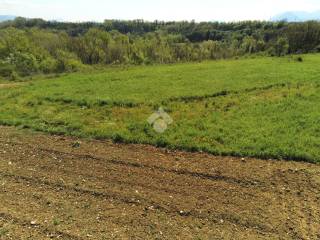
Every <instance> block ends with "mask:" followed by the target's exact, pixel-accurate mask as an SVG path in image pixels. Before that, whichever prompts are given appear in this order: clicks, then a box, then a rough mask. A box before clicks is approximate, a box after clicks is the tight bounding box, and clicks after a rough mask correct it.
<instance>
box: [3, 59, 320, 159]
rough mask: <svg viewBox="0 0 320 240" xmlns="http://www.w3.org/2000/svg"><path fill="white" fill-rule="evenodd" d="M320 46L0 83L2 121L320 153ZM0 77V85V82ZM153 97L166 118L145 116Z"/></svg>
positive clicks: (189, 146)
mask: <svg viewBox="0 0 320 240" xmlns="http://www.w3.org/2000/svg"><path fill="white" fill-rule="evenodd" d="M319 64H320V55H318V54H309V55H303V56H302V61H298V57H296V56H287V57H282V58H272V57H250V58H242V59H238V60H221V61H208V62H203V63H185V64H173V65H160V66H159V65H155V66H136V67H120V66H119V67H108V68H106V69H104V70H100V71H94V72H92V71H91V72H87V73H86V72H82V73H73V74H66V75H63V76H60V77H58V76H57V77H51V78H43V79H36V80H29V81H26V82H23V83H20V84H14V85H13V86H12V85H10V83H9V84H8V83H3V84H2V86H3V87H0V102H1V105H0V123H1V124H2V125H10V126H19V127H21V128H30V129H33V130H39V131H44V132H49V133H54V134H66V135H72V136H77V137H85V138H93V139H112V140H113V141H114V142H120V143H140V144H151V145H155V146H158V147H166V148H169V149H180V150H187V151H198V152H207V153H212V154H215V155H229V156H240V157H243V156H246V157H258V158H264V159H269V158H274V159H288V160H298V161H308V162H313V163H315V162H319V161H320V141H319V140H320V111H319V108H320V94H319V90H320V69H319V67H318V66H319ZM0 86H1V85H0ZM160 107H162V108H163V110H164V111H165V112H166V113H167V114H169V115H170V117H171V118H172V123H171V124H170V125H169V126H168V129H167V130H166V131H165V132H163V133H161V134H159V133H157V132H156V131H154V129H153V127H152V126H151V125H150V124H149V123H148V121H147V120H148V118H149V116H150V115H151V114H152V113H154V112H155V111H157V110H158V109H159V108H160Z"/></svg>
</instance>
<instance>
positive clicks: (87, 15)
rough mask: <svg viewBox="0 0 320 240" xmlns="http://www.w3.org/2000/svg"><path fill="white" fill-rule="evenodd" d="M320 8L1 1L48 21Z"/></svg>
mask: <svg viewBox="0 0 320 240" xmlns="http://www.w3.org/2000/svg"><path fill="white" fill-rule="evenodd" d="M315 10H320V0H89V1H88V0H0V15H17V16H24V17H39V18H44V19H48V20H52V19H57V20H66V21H91V20H94V21H103V20H104V19H145V20H150V21H152V20H155V19H158V20H193V19H194V20H196V21H211V20H218V21H235V20H269V19H270V18H271V17H272V16H274V15H276V14H278V13H282V12H285V11H315Z"/></svg>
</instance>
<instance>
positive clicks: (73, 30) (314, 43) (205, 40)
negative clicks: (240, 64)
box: [0, 18, 320, 79]
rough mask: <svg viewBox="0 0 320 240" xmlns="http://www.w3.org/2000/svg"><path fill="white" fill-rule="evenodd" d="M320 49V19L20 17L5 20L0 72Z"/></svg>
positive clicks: (14, 75)
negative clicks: (93, 20) (67, 19)
mask: <svg viewBox="0 0 320 240" xmlns="http://www.w3.org/2000/svg"><path fill="white" fill-rule="evenodd" d="M319 51H320V23H319V22H306V23H286V22H259V21H248V22H233V23H217V22H202V23H195V22H159V21H155V22H145V21H142V20H135V21H117V20H106V21H105V22H104V23H62V22H52V21H44V20H42V19H25V18H16V19H15V20H14V21H8V22H4V23H1V24H0V76H2V77H6V78H11V79H14V78H17V77H18V76H28V75H33V74H36V73H61V72H74V71H77V70H79V69H83V68H84V66H85V65H94V64H100V65H103V64H137V65H140V64H145V65H150V64H154V63H160V64H162V63H175V62H189V61H203V60H210V59H212V60H215V59H224V58H231V57H235V58H237V57H239V56H243V55H247V54H269V55H271V56H284V55H286V54H288V53H289V54H292V53H306V52H319Z"/></svg>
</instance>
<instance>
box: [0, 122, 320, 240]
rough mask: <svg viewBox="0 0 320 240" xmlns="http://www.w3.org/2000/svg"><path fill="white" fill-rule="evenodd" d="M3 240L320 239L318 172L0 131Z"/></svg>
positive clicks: (289, 164) (310, 168)
mask: <svg viewBox="0 0 320 240" xmlns="http://www.w3.org/2000/svg"><path fill="white" fill-rule="evenodd" d="M0 239H13V240H18V239H32V240H38V239H41V240H43V239H312V240H313V239H320V166H319V165H313V164H308V163H298V162H290V161H274V160H269V161H265V160H257V159H239V158H231V157H215V156H211V155H208V154H202V153H185V152H171V151H168V150H165V149H157V148H154V147H151V146H143V145H117V144H113V143H111V142H107V141H92V140H79V139H75V138H69V137H62V136H48V135H44V134H38V133H32V132H29V131H24V130H23V131H22V130H16V129H14V128H10V127H0Z"/></svg>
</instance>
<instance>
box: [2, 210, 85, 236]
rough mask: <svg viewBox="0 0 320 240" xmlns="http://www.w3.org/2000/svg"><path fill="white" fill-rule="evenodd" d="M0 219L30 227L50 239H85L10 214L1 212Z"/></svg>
mask: <svg viewBox="0 0 320 240" xmlns="http://www.w3.org/2000/svg"><path fill="white" fill-rule="evenodd" d="M0 219H1V220H4V221H6V222H9V223H13V224H17V225H19V226H22V227H29V229H30V230H31V231H34V232H39V233H41V234H43V235H44V236H46V237H49V238H62V239H67V240H83V238H80V237H77V236H74V235H71V234H68V233H65V232H60V231H55V230H53V231H51V230H49V229H48V228H46V227H44V226H41V225H40V224H31V222H30V221H28V220H26V219H21V218H20V217H19V218H17V217H14V216H12V215H11V214H8V213H4V212H0Z"/></svg>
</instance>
